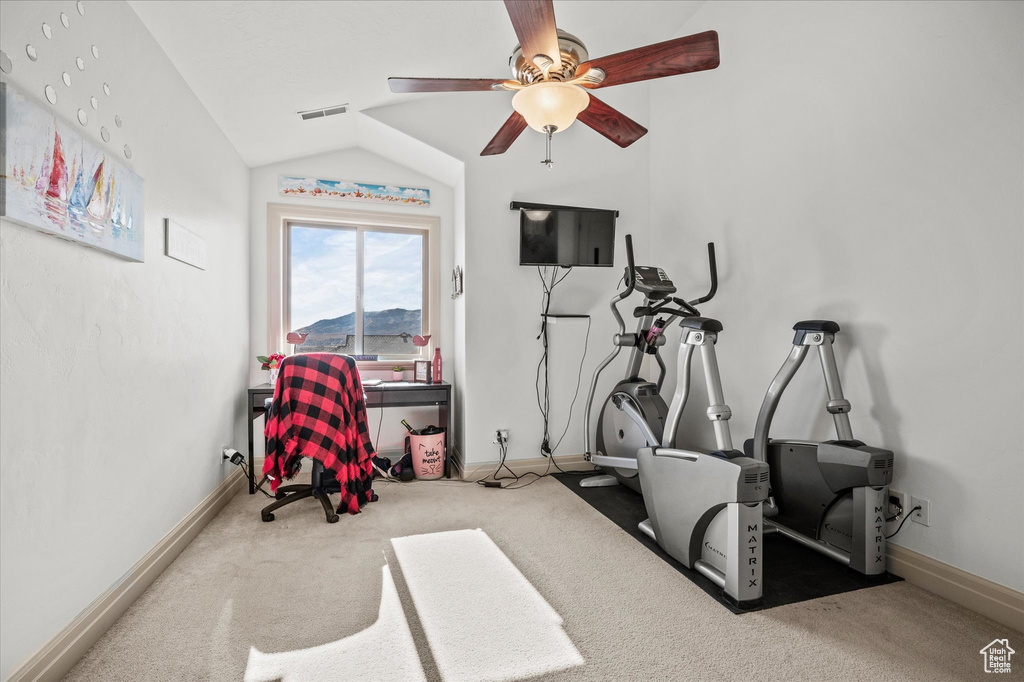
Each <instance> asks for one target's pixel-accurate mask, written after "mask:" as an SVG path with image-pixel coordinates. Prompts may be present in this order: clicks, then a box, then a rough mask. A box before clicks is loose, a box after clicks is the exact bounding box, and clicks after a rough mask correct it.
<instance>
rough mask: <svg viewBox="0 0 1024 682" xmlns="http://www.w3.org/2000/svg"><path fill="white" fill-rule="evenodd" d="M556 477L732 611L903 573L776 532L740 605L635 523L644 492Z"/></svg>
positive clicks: (642, 515)
mask: <svg viewBox="0 0 1024 682" xmlns="http://www.w3.org/2000/svg"><path fill="white" fill-rule="evenodd" d="M555 480H557V481H559V482H560V483H562V484H563V485H564V486H566V487H567V488H568V489H569V490H571V491H572V492H574V493H576V494H577V495H579V496H580V497H581V498H582V499H584V500H586V501H587V503H588V504H589V505H590V506H592V507H593V508H594V509H596V510H597V511H599V512H601V513H602V514H603V515H604V516H606V517H607V518H608V519H610V520H611V521H613V522H614V523H615V525H617V526H618V527H619V528H621V529H622V530H624V531H625V532H627V533H629V534H630V535H632V536H633V537H634V538H635V539H636V540H637V542H639V543H640V544H642V545H643V546H644V547H646V548H647V549H649V550H651V551H652V552H654V553H655V554H656V555H658V556H659V557H661V558H662V560H664V561H666V562H667V563H668V564H669V565H671V566H673V567H675V568H676V570H678V571H679V572H680V573H681V574H682V575H683V576H684V577H686V578H687V579H688V580H691V581H693V584H694V585H697V586H698V587H699V588H701V589H702V590H704V591H705V592H707V593H708V594H709V595H710V596H711V597H712V598H713V599H715V600H716V601H718V603H719V604H721V605H722V607H723V608H726V609H728V610H730V611H732V612H733V613H751V612H752V611H760V610H762V609H773V608H775V607H777V606H785V605H786V604H795V603H797V602H801V601H807V600H809V599H820V598H822V597H831V596H833V595H836V594H840V593H842V592H851V591H853V590H861V589H864V588H865V587H876V586H878V585H884V584H886V583H892V582H899V581H900V580H901V578H898V577H897V576H894V575H892V574H890V573H885V574H883V575H877V576H866V575H862V574H860V573H857V572H856V571H854V570H853V569H851V568H849V567H848V566H842V565H840V564H839V563H837V562H835V561H833V560H832V559H829V558H828V557H826V556H824V555H823V554H819V553H818V552H815V551H814V550H813V549H810V548H809V547H804V546H803V545H800V544H798V543H796V542H793V541H792V540H789V539H787V538H784V537H782V536H780V535H777V534H766V535H765V536H764V540H763V542H762V546H761V547H762V552H763V564H764V565H763V571H764V575H763V576H762V585H763V587H762V595H763V596H762V599H761V603H760V604H759V605H758V606H754V607H748V608H745V609H739V608H737V607H736V606H735V605H733V604H732V603H730V602H729V601H728V600H727V599H726V598H725V596H724V595H723V594H722V590H721V588H720V587H718V585H716V584H715V583H713V582H711V580H710V579H709V578H706V577H704V576H703V575H701V574H700V573H698V572H697V571H692V570H689V569H687V568H685V567H684V566H683V565H682V564H681V563H679V562H678V561H676V560H675V559H673V558H672V557H670V556H669V555H668V553H667V552H666V551H665V550H663V549H662V548H661V546H660V545H658V543H657V542H655V541H654V540H652V539H651V538H650V537H649V536H648V535H647V534H646V533H644V532H643V531H642V530H640V528H639V527H638V526H639V524H640V522H641V521H643V520H644V519H646V518H647V517H648V516H649V514H648V513H647V507H646V506H644V499H643V497H642V496H641V495H640V494H639V493H638V492H636V491H635V490H633V489H631V488H627V487H626V486H624V485H617V486H611V487H607V488H584V487H581V486H580V477H579V476H575V475H573V474H555Z"/></svg>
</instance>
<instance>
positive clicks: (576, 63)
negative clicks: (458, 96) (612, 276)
mask: <svg viewBox="0 0 1024 682" xmlns="http://www.w3.org/2000/svg"><path fill="white" fill-rule="evenodd" d="M505 9H506V10H508V15H509V18H510V19H511V20H512V26H513V28H515V31H516V37H518V38H519V44H518V45H516V46H515V48H514V49H513V51H512V56H511V57H510V58H509V67H510V68H511V69H512V78H511V79H500V78H389V79H388V85H390V86H391V91H392V92H397V93H408V92H467V91H474V90H494V91H504V90H511V91H514V92H515V93H516V94H515V96H514V97H513V98H512V108H513V109H514V110H515V111H513V112H512V115H511V116H509V118H508V120H507V121H505V123H504V125H502V126H501V129H500V130H498V134H497V135H495V136H494V137H493V138H492V139H491V141H490V142H488V143H487V146H486V147H484V150H483V151H482V152H480V156H490V155H492V154H502V153H504V152H505V151H506V150H507V149H508V148H509V147H510V146H512V143H513V142H515V141H516V138H517V137H519V135H520V133H522V132H523V130H525V129H526V127H527V126H529V127H531V128H533V129H534V130H536V131H537V132H540V133H545V134H546V135H547V146H546V151H547V157H546V158H545V159H544V161H542V162H541V163H543V164H545V165H546V166H547V167H548V168H549V169H550V168H551V163H552V162H551V136H552V134H554V133H557V132H561V131H563V130H565V129H566V128H568V127H569V126H570V125H572V123H573V121H575V120H577V119H579V120H580V121H582V122H583V123H584V124H585V125H587V126H590V127H591V128H593V129H594V130H596V131H597V132H599V133H601V134H602V135H604V136H605V137H607V138H608V139H609V140H611V141H612V142H614V143H615V144H617V145H619V146H620V147H628V146H629V145H631V144H633V143H634V142H636V141H637V140H639V139H640V138H641V137H643V136H644V135H646V134H647V128H644V127H643V126H642V125H640V124H639V123H637V122H636V121H634V120H632V119H631V118H629V117H628V116H626V115H625V114H623V113H621V112H619V111H616V110H615V109H613V108H612V107H610V106H608V105H607V104H605V103H604V102H602V101H601V100H599V99H598V98H596V97H594V95H592V94H591V93H590V92H588V90H592V89H596V88H606V87H608V86H611V85H622V84H623V83H633V82H635V81H643V80H650V79H652V78H663V77H665V76H675V75H678V74H682V73H690V72H693V71H704V70H707V69H714V68H715V67H717V66H718V63H719V58H718V33H716V32H715V31H705V32H703V33H697V34H694V35H692V36H685V37H683V38H675V39H674V40H667V41H665V42H663V43H656V44H654V45H647V46H646V47H638V48H636V49H633V50H627V51H625V52H619V53H618V54H613V55H609V56H607V57H600V58H598V59H590V55H589V54H588V53H587V48H586V46H585V45H584V44H583V41H581V40H580V39H579V38H577V37H576V36H574V35H572V34H570V33H566V32H565V31H563V30H561V29H559V28H557V27H556V26H555V10H554V7H553V6H552V0H505Z"/></svg>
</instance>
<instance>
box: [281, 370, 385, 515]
mask: <svg viewBox="0 0 1024 682" xmlns="http://www.w3.org/2000/svg"><path fill="white" fill-rule="evenodd" d="M264 434H265V435H266V437H267V458H266V460H264V462H263V473H264V474H270V475H271V476H273V481H272V482H271V484H270V489H271V491H274V492H276V491H277V487H278V486H279V485H280V484H281V480H282V479H285V478H292V477H293V476H295V474H296V473H297V472H298V471H299V468H300V466H301V459H302V457H312V458H314V459H318V460H320V461H321V462H323V465H324V467H325V468H326V469H328V470H329V471H332V472H334V476H335V477H336V478H337V479H338V481H339V482H340V483H341V503H340V504H339V505H338V512H339V513H341V512H342V511H347V512H348V513H349V514H358V513H359V508H360V507H361V506H363V504H365V503H367V502H369V501H370V500H371V498H372V497H373V490H372V489H371V485H372V482H373V468H372V466H371V462H370V458H371V457H372V456H373V454H374V450H373V444H372V443H371V442H370V436H369V433H368V431H367V428H366V405H365V404H364V403H363V385H362V382H361V381H360V380H359V370H358V368H357V367H356V362H355V360H353V359H352V358H350V357H348V356H347V355H334V354H331V353H309V354H306V355H293V356H291V357H287V358H285V359H284V361H283V362H282V363H281V374H280V376H279V377H278V379H277V387H276V388H275V389H274V401H273V403H272V404H271V406H270V411H269V412H268V413H267V427H266V429H265V430H264Z"/></svg>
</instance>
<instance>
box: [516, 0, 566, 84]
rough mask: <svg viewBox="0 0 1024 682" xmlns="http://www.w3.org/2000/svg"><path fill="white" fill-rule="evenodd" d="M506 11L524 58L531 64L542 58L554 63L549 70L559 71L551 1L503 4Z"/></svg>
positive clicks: (558, 55) (559, 63)
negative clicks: (543, 56)
mask: <svg viewBox="0 0 1024 682" xmlns="http://www.w3.org/2000/svg"><path fill="white" fill-rule="evenodd" d="M505 9H506V10H507V11H508V17H509V19H511V20H512V27H513V28H515V30H516V37H517V38H519V45H520V46H521V47H522V48H523V54H524V55H525V56H526V58H527V59H530V60H532V59H533V58H534V57H535V56H536V55H539V54H542V55H545V56H547V57H548V58H549V59H551V61H552V62H554V63H555V65H554V66H553V67H551V68H552V70H555V71H557V70H558V69H560V68H562V57H561V51H560V50H559V49H558V31H557V30H556V29H555V8H554V6H553V5H552V4H551V0H505Z"/></svg>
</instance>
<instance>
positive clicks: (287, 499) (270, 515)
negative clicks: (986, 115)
mask: <svg viewBox="0 0 1024 682" xmlns="http://www.w3.org/2000/svg"><path fill="white" fill-rule="evenodd" d="M340 492H341V483H339V482H338V479H337V478H336V477H335V476H334V472H332V471H328V470H327V469H325V468H324V465H323V463H322V462H321V461H320V460H318V459H314V460H313V472H312V473H311V474H310V482H309V483H296V484H294V485H283V486H281V487H280V488H278V489H277V492H276V493H275V494H274V498H275V500H276V501H275V502H272V503H271V504H268V505H267V506H266V507H264V508H263V509H261V510H260V517H261V518H262V519H263V521H264V522H265V523H269V522H270V521H273V520H274V510H275V509H280V508H281V507H283V506H285V505H288V504H291V503H292V502H298V501H299V500H304V499H306V498H307V497H315V498H316V499H317V500H319V501H320V504H321V505H323V508H324V514H326V515H327V523H337V522H338V514H337V513H336V512H335V511H334V505H333V504H332V503H331V498H330V497H328V495H331V494H332V493H340Z"/></svg>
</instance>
